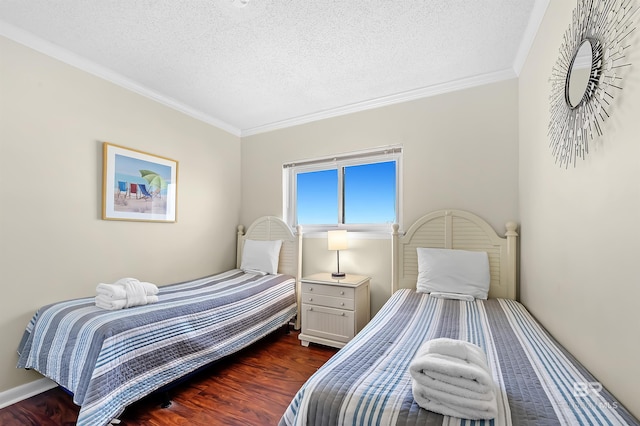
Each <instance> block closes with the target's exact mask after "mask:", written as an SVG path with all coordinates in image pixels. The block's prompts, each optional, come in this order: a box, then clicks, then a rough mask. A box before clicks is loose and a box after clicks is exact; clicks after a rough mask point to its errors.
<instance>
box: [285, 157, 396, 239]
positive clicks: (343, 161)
mask: <svg viewBox="0 0 640 426" xmlns="http://www.w3.org/2000/svg"><path fill="white" fill-rule="evenodd" d="M402 151H403V149H402V146H401V145H393V146H387V147H381V148H376V149H371V150H366V151H357V152H350V153H345V154H340V155H334V156H330V157H321V158H314V159H309V160H302V161H297V162H292V163H287V164H284V165H283V166H282V182H283V185H282V187H283V197H282V199H283V206H282V212H283V214H282V217H283V218H284V220H285V221H286V222H287V223H288V224H289V225H290V226H292V227H294V228H295V227H296V225H297V223H296V218H297V214H296V205H295V204H296V203H295V202H293V201H294V200H295V198H296V192H297V191H296V174H297V173H300V172H302V173H308V172H313V171H319V170H327V169H329V168H333V167H335V168H339V167H345V166H354V165H364V164H371V163H379V162H384V161H395V162H396V206H395V209H396V216H397V218H396V219H397V221H398V225H400V229H402V223H401V221H402V216H403V215H402V205H403V203H402V194H403V192H404V191H403V182H402V175H403V173H402ZM342 179H343V176H342V174H341V173H338V185H339V187H340V188H342V182H341V181H342ZM341 198H342V197H339V200H338V203H339V205H338V212H341V211H342V210H343V209H342V205H341V203H342V200H341ZM336 222H337V224H331V225H303V228H304V229H303V230H304V232H305V233H307V232H325V231H329V230H333V229H347V230H349V231H355V232H372V233H381V232H384V233H388V232H390V230H391V229H392V228H391V224H389V223H381V224H363V225H356V224H344V223H340V222H341V219H340V218H336Z"/></svg>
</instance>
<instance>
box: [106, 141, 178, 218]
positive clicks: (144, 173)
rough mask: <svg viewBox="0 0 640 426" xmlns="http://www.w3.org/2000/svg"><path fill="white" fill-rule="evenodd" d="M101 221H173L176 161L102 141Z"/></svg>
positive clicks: (175, 200)
mask: <svg viewBox="0 0 640 426" xmlns="http://www.w3.org/2000/svg"><path fill="white" fill-rule="evenodd" d="M102 152H103V160H102V161H103V169H102V183H103V186H102V197H103V200H102V206H103V207H102V218H103V219H106V220H141V221H152V222H175V221H176V208H177V205H176V204H177V199H176V194H177V189H178V162H177V161H175V160H171V159H169V158H165V157H159V156H157V155H153V154H149V153H146V152H142V151H138V150H135V149H130V148H125V147H122V146H118V145H114V144H111V143H109V142H104V143H103V147H102Z"/></svg>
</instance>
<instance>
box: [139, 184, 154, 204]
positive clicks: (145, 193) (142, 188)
mask: <svg viewBox="0 0 640 426" xmlns="http://www.w3.org/2000/svg"><path fill="white" fill-rule="evenodd" d="M138 189H139V190H140V193H141V194H142V198H144V199H145V200H147V199H149V198H151V194H149V191H147V186H146V185H145V184H144V183H139V184H138Z"/></svg>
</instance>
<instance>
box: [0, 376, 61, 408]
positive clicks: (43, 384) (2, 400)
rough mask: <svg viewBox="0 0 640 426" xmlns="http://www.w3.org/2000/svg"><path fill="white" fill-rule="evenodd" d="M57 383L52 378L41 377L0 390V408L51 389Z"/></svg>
mask: <svg viewBox="0 0 640 426" xmlns="http://www.w3.org/2000/svg"><path fill="white" fill-rule="evenodd" d="M56 386H58V384H57V383H56V382H54V381H53V380H49V379H47V378H42V379H38V380H35V381H33V382H29V383H26V384H24V385H20V386H16V387H15V388H12V389H9V390H6V391H4V392H0V408H4V407H7V406H9V405H11V404H15V403H16V402H20V401H22V400H24V399H27V398H31V397H32V396H34V395H38V394H39V393H42V392H45V391H48V390H49V389H53V388H55V387H56Z"/></svg>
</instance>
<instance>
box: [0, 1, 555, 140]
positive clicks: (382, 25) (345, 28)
mask: <svg viewBox="0 0 640 426" xmlns="http://www.w3.org/2000/svg"><path fill="white" fill-rule="evenodd" d="M548 1H549V0H483V1H481V0H415V1H414V0H402V1H400V0H394V1H391V0H386V1H385V0H372V1H367V0H362V1H337V0H286V1H285V0H279V1H276V0H262V1H261V0H249V1H248V2H247V1H246V0H206V1H203V0H182V1H178V0H136V1H131V0H64V1H59V0H28V1H26V0H0V34H2V35H5V36H7V37H9V38H12V39H14V40H16V41H18V42H21V43H23V44H26V45H28V46H31V47H33V48H35V49H37V50H40V51H43V52H44V53H47V54H50V55H51V56H54V57H58V58H59V59H62V60H64V61H66V62H69V63H71V64H72V65H75V66H78V67H80V68H83V69H86V70H88V71H90V72H93V73H94V74H97V75H100V76H102V77H104V78H107V79H110V80H112V81H114V82H116V83H118V84H121V85H123V86H125V87H128V88H130V89H132V90H135V91H137V92H139V93H142V94H144V95H146V96H149V97H152V98H154V99H157V100H159V101H161V102H164V103H166V104H168V105H171V106H172V107H174V108H177V109H180V110H182V111H184V112H186V113H188V114H191V115H193V116H195V117H197V118H199V119H202V120H204V121H207V122H210V123H212V124H215V125H218V126H219V127H222V128H223V129H225V130H228V131H230V132H232V133H235V134H238V135H247V134H253V133H258V132H260V131H266V130H270V129H273V128H278V127H285V126H287V125H291V124H297V123H299V122H305V121H312V120H314V119H319V118H323V117H328V116H332V115H338V114H341V113H346V112H351V111H357V110H361V109H366V108H370V107H373V106H379V105H384V104H388V103H393V102H399V101H402V100H407V99H412V98H418V97H423V96H428V95H429V94H433V93H439V92H443V91H447V90H454V89H456V88H460V87H465V86H472V85H475V84H482V83H485V82H491V81H498V80H501V79H505V78H510V77H516V76H517V74H518V72H519V66H521V63H522V62H523V61H524V57H525V56H526V54H527V51H528V48H529V46H530V43H531V40H532V39H533V36H534V35H535V32H536V31H537V27H538V25H539V22H540V20H541V19H542V15H543V14H544V11H545V10H546V6H547V4H548ZM243 3H246V5H243Z"/></svg>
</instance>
